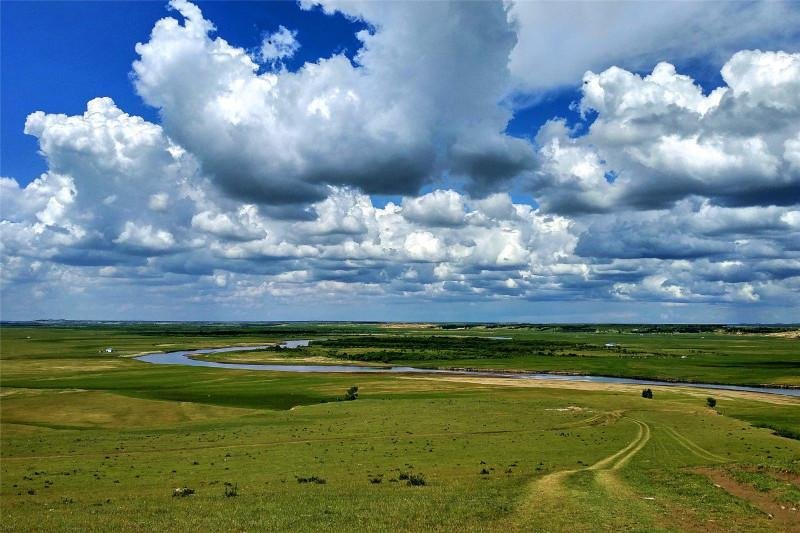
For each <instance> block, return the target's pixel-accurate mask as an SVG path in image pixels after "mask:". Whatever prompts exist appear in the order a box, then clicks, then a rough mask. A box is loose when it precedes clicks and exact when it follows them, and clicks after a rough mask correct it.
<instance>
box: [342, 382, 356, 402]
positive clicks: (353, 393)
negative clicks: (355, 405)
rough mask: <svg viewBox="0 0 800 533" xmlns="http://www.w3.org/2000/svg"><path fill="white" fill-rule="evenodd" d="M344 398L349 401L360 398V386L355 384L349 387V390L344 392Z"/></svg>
mask: <svg viewBox="0 0 800 533" xmlns="http://www.w3.org/2000/svg"><path fill="white" fill-rule="evenodd" d="M344 399H345V401H347V402H350V401H353V400H358V387H356V386H355V385H353V386H352V387H350V388H349V389H347V392H346V393H345V394H344Z"/></svg>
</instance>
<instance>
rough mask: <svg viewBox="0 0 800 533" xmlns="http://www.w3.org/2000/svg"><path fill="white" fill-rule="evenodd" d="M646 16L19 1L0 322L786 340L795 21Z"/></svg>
mask: <svg viewBox="0 0 800 533" xmlns="http://www.w3.org/2000/svg"><path fill="white" fill-rule="evenodd" d="M195 6H196V7H195ZM642 9H643V7H642V5H641V4H619V3H616V4H615V3H602V2H599V3H594V4H591V5H590V4H583V3H574V4H570V3H567V4H563V5H562V6H561V9H554V6H553V5H552V4H545V3H542V4H525V3H522V4H519V3H511V4H507V5H505V6H503V5H502V4H500V3H497V4H493V3H490V2H487V3H483V4H471V3H459V2H454V3H443V2H442V3H436V4H425V3H417V4H358V3H345V4H343V5H341V6H339V5H325V4H323V5H313V6H300V5H298V4H296V3H294V2H269V3H267V2H198V3H196V4H188V3H176V4H174V6H172V8H170V7H169V6H167V5H165V4H163V3H161V2H114V3H103V2H4V3H3V4H2V17H1V20H2V32H1V33H2V71H3V76H2V78H0V83H1V84H2V87H0V95H1V98H2V100H1V101H0V107H2V119H1V120H0V124H1V127H2V130H1V131H0V133H1V134H2V137H1V138H2V143H0V144H1V148H2V158H1V159H0V164H1V166H2V168H0V174H1V175H2V176H3V178H4V181H3V189H2V192H3V195H2V196H3V197H2V217H0V218H2V220H3V221H4V222H2V223H0V224H2V225H0V228H2V229H3V234H2V237H3V261H4V275H3V280H2V283H3V285H2V287H3V292H2V310H3V315H4V316H3V317H4V318H8V319H15V318H19V319H27V318H55V317H69V318H99V317H101V316H111V317H113V318H131V319H137V318H145V317H147V316H152V317H154V318H160V319H168V318H179V319H182V318H185V319H204V318H214V319H224V318H231V319H260V318H263V319H281V318H294V319H302V318H304V317H306V318H309V319H315V318H320V319H322V318H326V319H329V318H336V317H341V318H348V319H349V318H352V319H371V318H373V317H377V318H380V319H387V320H391V319H397V320H401V319H402V320H413V319H415V318H419V319H425V320H430V319H432V318H435V317H437V316H441V318H442V319H447V320H463V319H471V320H515V319H519V320H537V321H548V319H551V320H553V321H591V320H597V321H603V320H608V319H614V320H619V321H626V322H631V321H633V322H636V321H683V320H684V319H685V320H688V321H691V320H700V321H709V320H711V321H723V322H724V321H737V322H738V321H745V322H757V321H768V322H775V321H797V320H800V316H798V312H797V308H798V307H797V304H798V302H800V300H799V299H798V287H800V278H798V276H800V263H798V250H800V243H798V232H799V231H800V211H798V206H797V204H798V191H799V190H800V179H798V175H799V174H800V170H798V168H800V162H795V159H794V158H795V145H796V144H797V145H798V146H800V140H797V141H796V140H795V138H796V137H795V136H798V137H797V138H798V139H800V132H798V131H797V129H798V128H797V127H796V124H797V123H798V122H797V121H796V120H794V119H793V117H794V115H793V113H795V112H796V111H798V109H797V108H796V106H797V102H796V100H797V96H796V93H797V91H796V89H797V87H798V85H797V84H798V83H800V81H799V80H796V79H794V77H793V76H794V72H795V69H796V68H798V67H797V66H796V65H797V64H798V63H800V59H798V55H797V52H798V49H799V48H800V34H798V30H797V28H798V27H800V26H798V25H797V24H795V23H796V22H800V9H798V8H797V4H793V3H790V2H786V3H782V2H769V3H748V4H730V3H713V2H712V3H691V2H685V3H681V4H673V5H669V6H659V7H658V8H655V7H654V8H653V9H649V10H645V11H642ZM164 17H172V18H173V21H174V24H173V23H167V22H159V23H158V24H159V26H156V23H157V21H159V20H160V19H164ZM599 20H602V21H604V24H605V26H604V27H603V28H599V27H598V25H597V21H599ZM212 24H213V27H214V28H215V29H214V30H211V27H212ZM154 27H156V29H155V30H154ZM151 32H153V33H152V35H151ZM359 32H361V33H359ZM271 36H272V38H273V39H279V38H285V39H288V43H289V48H288V49H290V50H291V51H290V52H287V53H286V54H284V55H282V56H274V55H272V56H271V55H270V54H273V52H269V51H267V50H268V48H267V47H266V46H265V47H264V48H263V49H262V45H263V44H264V42H265V41H267V40H269V39H270V37H271ZM136 43H143V46H142V48H141V49H139V50H137V49H136ZM667 63H668V64H669V65H672V66H668V65H666V64H667ZM654 69H655V70H654ZM587 72H589V73H588V74H584V73H587ZM100 97H108V98H109V99H106V100H97V98H100ZM87 106H88V110H87ZM754 109H755V110H757V111H758V112H757V113H756V111H753V110H754ZM34 112H41V113H34ZM754 113H755V114H754ZM753 117H756V118H753ZM560 119H565V120H563V121H562V120H560ZM754 120H756V121H757V122H756V123H754V122H753V121H754ZM793 120H794V122H793ZM26 121H27V126H26ZM25 131H27V132H28V133H27V134H26V133H25ZM623 131H624V132H626V133H625V135H624V136H622V137H620V136H619V132H623ZM797 150H798V151H800V148H798V149H797ZM41 175H44V177H43V178H40V179H39V180H37V181H35V182H34V181H33V180H35V179H37V178H39V177H40V176H41ZM611 182H613V183H611ZM123 202H124V204H123ZM350 301H358V302H361V303H360V304H359V305H357V306H355V307H354V306H353V305H351V304H350V303H347V304H344V303H343V302H350ZM310 302H313V304H312V307H313V312H312V315H313V316H307V313H308V309H309V307H308V306H309V305H310ZM189 303H194V304H197V305H194V306H192V307H191V309H192V310H191V311H188V310H187V305H188V304H189ZM198 305H199V306H200V307H198ZM212 307H213V308H214V309H215V311H214V312H213V313H212V312H210V311H208V309H210V308H212ZM203 308H205V309H206V310H203ZM276 309H279V310H280V311H277V312H276ZM607 309H608V310H613V311H608V312H607V311H606V310H607ZM509 310H511V311H509ZM53 313H55V315H54V314H53ZM609 313H611V314H609ZM212 315H213V316H212Z"/></svg>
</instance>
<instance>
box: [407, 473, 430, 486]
mask: <svg viewBox="0 0 800 533" xmlns="http://www.w3.org/2000/svg"><path fill="white" fill-rule="evenodd" d="M427 484H428V482H427V481H425V476H423V475H422V474H409V476H408V481H406V485H408V486H409V487H423V486H425V485H427Z"/></svg>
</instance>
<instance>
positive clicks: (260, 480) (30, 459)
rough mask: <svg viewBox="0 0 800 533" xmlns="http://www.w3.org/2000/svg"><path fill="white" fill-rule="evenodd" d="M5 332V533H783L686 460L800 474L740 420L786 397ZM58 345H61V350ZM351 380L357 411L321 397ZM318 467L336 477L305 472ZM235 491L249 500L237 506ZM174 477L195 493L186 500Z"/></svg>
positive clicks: (790, 448)
mask: <svg viewBox="0 0 800 533" xmlns="http://www.w3.org/2000/svg"><path fill="white" fill-rule="evenodd" d="M2 333H3V351H2V361H0V372H1V374H0V384H2V394H3V397H2V402H0V422H2V426H1V430H2V431H1V438H0V453H1V454H2V459H3V460H2V464H1V465H0V473H1V474H2V475H1V476H0V478H1V479H0V497H1V498H2V502H3V505H2V511H1V512H2V526H1V527H2V528H3V529H4V530H9V531H11V530H30V529H45V530H67V529H78V528H80V529H88V530H92V529H103V530H108V529H116V528H119V529H134V528H136V529H143V528H148V529H159V530H160V529H179V528H180V529H186V528H190V527H192V528H198V529H200V528H202V529H209V528H214V529H221V528H232V527H237V528H239V529H240V530H248V529H267V528H272V529H297V530H312V529H314V530H318V529H319V528H320V527H336V528H368V529H397V528H408V529H415V530H419V529H446V530H485V529H500V528H502V529H509V528H511V529H520V530H529V529H530V528H531V527H537V528H539V529H546V530H554V529H563V528H565V527H569V528H570V529H571V530H578V531H581V530H592V529H594V528H596V526H597V524H598V523H599V522H602V523H604V524H606V525H607V526H608V527H612V528H614V529H655V530H662V529H687V528H688V529H692V528H695V529H705V528H706V526H707V525H708V524H716V526H717V527H719V528H721V529H729V530H731V529H738V530H765V531H767V530H770V526H771V524H770V521H769V520H768V519H767V518H766V516H765V515H764V514H763V513H760V512H759V511H758V510H756V509H754V508H753V507H752V506H749V505H747V504H746V503H744V502H743V501H741V500H738V499H736V498H733V497H731V496H729V495H727V494H726V493H724V492H723V491H721V490H720V489H718V488H716V487H715V486H714V485H713V483H711V482H710V481H708V480H707V479H706V478H704V477H702V476H700V475H698V474H696V473H693V472H692V471H691V470H690V468H692V467H696V466H701V465H711V466H714V465H719V464H728V465H735V464H740V463H757V464H765V465H775V466H779V467H781V468H790V469H797V468H798V464H797V462H796V461H797V460H798V458H800V443H798V442H797V441H794V440H790V439H785V438H780V437H776V436H773V435H772V434H771V432H770V431H769V430H766V429H758V428H754V427H752V426H750V425H749V424H747V423H746V422H744V421H741V420H738V419H736V418H731V417H729V416H725V415H736V416H739V417H751V419H752V420H754V421H762V422H763V421H764V420H768V419H770V417H773V418H776V417H777V418H780V419H783V420H788V421H791V420H794V421H797V420H800V405H799V404H798V403H797V402H794V401H789V400H787V402H786V403H784V404H780V405H777V404H766V403H763V402H760V401H752V400H744V399H739V400H734V399H729V398H722V399H721V400H720V403H719V406H718V411H719V412H720V413H722V414H721V415H720V414H717V413H715V412H714V411H711V410H708V409H706V408H705V407H704V400H703V397H702V395H698V394H694V395H690V394H684V393H682V392H680V391H670V390H663V391H662V390H660V389H657V390H656V399H655V400H645V399H642V398H640V397H639V396H638V394H637V393H636V392H635V391H634V392H621V391H615V390H610V391H574V390H566V389H539V388H531V387H528V388H515V387H491V386H485V385H480V384H467V383H454V382H443V381H431V380H425V379H409V378H404V377H398V376H385V375H382V376H342V375H326V376H309V375H286V374H277V373H269V372H259V373H253V372H242V371H228V370H226V371H219V370H213V369H197V368H184V367H160V366H159V367H156V366H149V365H145V364H143V363H139V362H136V361H131V360H126V359H120V358H118V357H108V356H107V355H105V354H100V353H98V349H99V347H102V346H104V345H108V344H111V345H113V346H115V347H116V346H119V347H120V349H121V350H122V349H124V350H131V351H143V350H146V349H148V348H147V347H146V346H147V345H148V343H149V344H150V345H153V344H157V343H169V341H170V339H164V338H147V339H145V340H142V339H141V338H140V337H139V336H135V335H134V336H131V337H130V339H124V338H123V337H124V336H123V334H122V333H120V334H119V336H118V337H116V338H115V339H114V341H113V344H112V343H111V342H106V341H105V339H106V338H107V337H104V336H103V335H95V334H94V333H92V332H82V333H81V335H77V334H75V333H74V332H61V333H58V332H54V331H49V332H48V333H47V335H46V337H47V340H46V341H45V340H42V341H40V343H39V344H34V343H28V344H26V342H28V340H27V339H24V337H25V336H27V334H26V335H24V336H23V339H19V338H17V339H13V338H9V337H11V335H8V332H7V331H6V330H3V332H2ZM60 335H63V336H65V337H67V338H66V339H64V341H63V343H62V341H61V340H60V339H61V337H60ZM248 339H249V340H250V341H252V340H254V339H253V337H252V336H250V335H243V336H241V337H239V338H237V337H236V336H235V335H231V336H229V337H226V338H225V339H224V340H225V341H226V342H228V343H234V342H241V341H243V340H244V341H247V340H248ZM219 340H220V339H219V338H216V339H211V340H209V339H207V338H197V337H195V338H191V339H189V338H188V337H187V339H182V340H181V341H180V342H192V343H198V344H195V346H197V345H199V343H203V344H206V345H208V344H209V343H211V344H215V345H219V344H225V342H222V343H220V342H218V341H219ZM256 342H257V340H256ZM9 343H10V344H9ZM125 343H129V344H125ZM32 344H33V345H34V346H39V348H38V349H30V350H28V349H27V348H26V346H30V345H32ZM47 344H51V346H50V349H45V348H46V345H47ZM176 344H177V343H176ZM9 345H12V346H13V350H9V351H7V350H8V346H9ZM52 345H56V346H62V345H63V347H64V348H63V349H61V350H59V351H58V354H57V356H54V354H53V351H52ZM43 357H44V358H43ZM352 384H357V385H359V387H360V388H361V399H359V400H358V401H356V402H335V401H330V402H329V403H319V402H321V401H329V400H335V399H336V397H338V396H340V395H341V394H342V393H343V392H344V390H345V389H346V388H347V387H348V386H350V385H352ZM76 389H81V390H79V391H76ZM292 406H301V407H298V408H295V409H292V410H286V409H287V408H288V407H292ZM567 407H577V408H579V409H566V408H567ZM565 409H566V410H565ZM644 426H646V428H647V440H646V441H645V442H643V443H642V442H641V441H642V439H643V437H642V436H641V435H642V432H643V430H642V429H641V428H642V427H644ZM637 442H638V443H640V444H641V446H638V445H636V446H633V448H631V444H632V443H633V444H636V443H637ZM637 447H638V449H637ZM626 450H627V451H626ZM620 452H624V453H622V455H619V453H620ZM609 458H611V459H610V460H609ZM484 469H485V470H486V472H487V473H486V474H482V473H481V471H482V470H484ZM564 471H574V472H572V473H569V474H559V473H560V472H564ZM401 472H420V473H422V474H424V475H425V477H426V479H427V480H428V484H427V485H426V486H424V487H409V486H406V485H405V484H403V483H402V482H399V481H398V482H393V481H391V480H392V479H397V478H398V476H399V474H400V473H401ZM309 476H319V477H321V478H324V479H325V480H326V483H325V484H324V485H318V484H313V483H311V484H299V483H298V482H297V481H296V477H309ZM374 478H380V479H382V482H381V483H379V484H374V483H371V482H370V479H374ZM226 482H229V483H232V484H236V485H237V486H238V493H239V495H238V496H237V497H235V498H226V497H225V496H224V495H223V493H224V483H226ZM765 484H766V485H768V483H766V482H765ZM177 486H189V487H192V488H194V489H196V491H197V494H196V495H194V496H192V497H189V498H172V497H171V492H172V489H173V488H174V487H177ZM543 487H545V488H546V490H543ZM29 491H31V492H33V494H29ZM786 494H788V496H786ZM793 495H794V492H792V491H791V490H789V491H785V490H784V492H781V497H782V498H787V497H788V498H790V499H791V498H793V497H794V496H793ZM645 498H648V499H645ZM649 498H653V499H649ZM792 502H793V500H792ZM798 503H800V502H798ZM708 520H714V522H708Z"/></svg>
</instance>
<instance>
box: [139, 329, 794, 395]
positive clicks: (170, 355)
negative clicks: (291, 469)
mask: <svg viewBox="0 0 800 533" xmlns="http://www.w3.org/2000/svg"><path fill="white" fill-rule="evenodd" d="M308 344H309V341H308V340H294V341H286V342H285V343H284V344H283V345H282V346H283V347H285V348H290V349H291V348H298V347H301V346H308ZM264 348H267V346H230V347H227V348H209V349H203V350H186V351H178V352H167V353H154V354H148V355H142V356H139V357H136V359H138V360H139V361H144V362H145V363H153V364H157V365H185V366H202V367H210V368H227V369H236V370H260V371H269V372H328V373H331V372H333V373H336V372H338V373H351V374H448V375H456V376H477V377H490V378H511V379H541V380H548V381H589V382H594V383H619V384H627V385H653V386H659V387H696V388H701V389H721V390H735V391H746V392H758V393H762V394H781V395H784V396H797V397H800V389H781V388H770V387H745V386H739V385H717V384H713V383H683V382H669V381H654V380H647V379H633V378H618V377H611V376H585V375H579V374H525V373H518V372H513V373H512V372H492V371H480V370H442V369H430V368H416V367H412V366H385V367H378V366H358V365H261V364H245V363H220V362H217V361H207V360H203V359H192V358H191V357H189V356H191V355H202V354H212V353H224V352H242V351H252V350H261V349H264Z"/></svg>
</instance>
